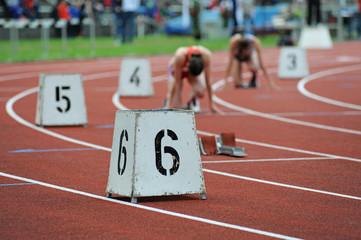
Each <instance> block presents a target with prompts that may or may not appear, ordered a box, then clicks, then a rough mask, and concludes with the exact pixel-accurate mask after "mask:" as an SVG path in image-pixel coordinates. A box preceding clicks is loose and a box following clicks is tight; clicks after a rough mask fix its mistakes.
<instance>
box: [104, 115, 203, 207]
mask: <svg viewBox="0 0 361 240" xmlns="http://www.w3.org/2000/svg"><path fill="white" fill-rule="evenodd" d="M155 123H156V124H155ZM106 192H107V193H108V197H110V196H111V195H112V194H117V195H121V196H126V197H130V198H131V201H132V202H137V198H138V197H146V196H164V195H183V194H197V193H199V194H201V197H202V199H205V192H206V189H205V185H204V179H203V169H202V165H201V159H200V152H199V145H198V140H197V133H196V128H195V118H194V113H193V112H192V111H184V110H144V111H143V110H139V111H137V110H135V111H120V110H118V111H117V112H116V117H115V124H114V135H113V145H112V153H111V158H110V166H109V178H108V185H107V189H106Z"/></svg>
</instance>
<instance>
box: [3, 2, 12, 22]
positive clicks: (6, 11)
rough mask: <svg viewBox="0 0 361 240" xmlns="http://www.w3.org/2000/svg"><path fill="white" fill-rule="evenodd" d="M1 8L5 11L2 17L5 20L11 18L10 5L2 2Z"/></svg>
mask: <svg viewBox="0 0 361 240" xmlns="http://www.w3.org/2000/svg"><path fill="white" fill-rule="evenodd" d="M0 6H1V7H2V8H3V9H4V11H3V14H2V15H1V17H3V18H5V19H9V18H11V12H10V10H9V6H8V3H7V2H6V0H0Z"/></svg>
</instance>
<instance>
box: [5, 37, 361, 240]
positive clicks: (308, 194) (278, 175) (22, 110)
mask: <svg viewBox="0 0 361 240" xmlns="http://www.w3.org/2000/svg"><path fill="white" fill-rule="evenodd" d="M360 49H361V42H351V43H342V44H335V45H334V47H333V48H332V49H329V50H307V57H308V63H309V67H310V76H316V75H315V74H316V73H320V72H324V71H326V70H327V72H324V73H327V74H324V75H323V76H319V77H317V76H316V77H315V79H314V80H312V81H310V82H308V83H307V84H306V86H305V87H306V89H307V90H308V91H309V92H311V93H313V94H316V95H319V96H322V97H325V98H328V99H333V100H337V101H339V102H343V103H349V104H353V105H354V106H355V108H349V107H345V106H338V105H334V104H330V103H327V102H321V101H317V100H315V99H311V98H309V97H307V96H305V95H303V94H301V92H300V91H298V88H297V84H298V82H299V81H298V79H297V80H294V79H293V80H290V79H288V80H287V79H283V80H280V79H277V67H278V56H279V49H276V48H273V49H265V51H264V55H265V62H266V65H267V66H268V68H269V70H270V73H271V75H272V77H273V79H274V80H275V83H276V84H277V85H278V86H279V89H278V90H271V89H268V88H267V87H266V84H265V82H264V79H263V77H262V76H260V80H261V88H260V89H257V90H254V89H249V90H244V89H243V90H242V89H227V90H224V91H217V92H216V96H217V97H218V98H219V100H222V101H225V102H227V105H220V104H219V103H217V104H218V106H219V107H220V108H221V109H222V110H223V111H225V112H226V114H225V115H224V116H220V115H212V114H210V113H209V111H208V103H207V101H206V100H202V101H201V106H202V113H201V114H199V115H196V125H197V130H198V131H199V134H200V135H199V136H201V134H220V133H221V132H232V131H233V132H235V134H236V137H237V144H238V145H239V146H243V147H245V149H246V153H247V154H248V156H247V157H245V158H241V159H239V158H232V157H227V156H220V155H218V156H209V157H204V156H202V162H203V163H202V164H203V168H204V177H205V183H206V189H207V200H205V201H202V200H200V196H198V195H187V196H169V197H152V198H150V197H148V198H139V199H138V204H135V205H133V204H130V203H129V199H128V198H115V199H107V198H106V197H105V196H106V193H105V188H106V185H107V179H108V171H109V160H110V150H109V149H110V148H111V145H112V136H113V128H99V126H106V125H112V124H114V117H115V111H116V110H117V107H116V106H115V105H114V104H113V102H112V96H113V94H114V93H115V92H116V90H117V84H118V83H117V82H118V75H119V66H120V62H121V59H120V58H119V59H98V60H75V61H65V62H38V63H21V64H20V63H19V64H1V65H0V105H1V110H0V111H1V115H0V118H1V125H0V130H1V138H0V143H1V145H0V149H1V151H0V212H1V213H0V224H1V227H0V239H111V238H114V239H267V238H272V236H273V237H277V238H288V237H294V238H305V239H360V238H361V228H360V226H361V184H360V183H361V147H360V146H361V51H360ZM147 58H149V59H150V62H151V66H152V77H153V78H154V80H157V81H155V82H154V85H153V86H154V88H155V95H154V97H152V98H122V99H120V100H121V103H122V104H123V105H124V106H125V107H127V108H129V109H154V108H159V107H161V104H162V101H163V99H164V98H165V95H166V84H167V82H166V81H165V79H166V74H167V73H166V71H167V62H168V60H169V58H170V56H150V57H147ZM225 64H226V53H225V52H214V62H213V65H214V68H213V80H214V82H217V81H219V80H221V79H222V78H223V75H224V70H225ZM349 67H352V68H349ZM336 70H338V71H336ZM40 73H81V74H82V75H83V79H84V91H85V95H86V96H85V97H86V105H87V112H88V126H87V127H86V128H84V127H53V128H45V130H48V131H51V132H55V133H59V134H61V135H63V136H67V137H70V138H73V139H78V140H81V141H84V142H87V143H92V144H96V145H99V146H103V147H104V149H96V150H94V149H93V150H84V148H89V146H82V145H79V144H76V143H73V142H69V141H64V140H62V139H59V138H56V137H53V136H50V135H47V134H44V133H43V132H39V131H38V130H37V129H33V128H30V127H29V126H25V125H24V124H23V123H20V122H18V121H22V119H23V120H24V121H26V122H28V124H30V125H31V126H33V125H34V123H35V112H36V98H37V92H36V89H33V88H35V87H37V86H38V81H39V74H40ZM28 89H33V91H31V92H25V91H26V90H28ZM187 91H189V88H186V91H185V93H184V96H185V97H186V96H188V94H189V93H188V92H187ZM20 93H24V94H23V95H18V94H20ZM16 97H17V98H16ZM231 104H232V105H231ZM357 106H358V107H357ZM240 107H242V108H243V109H241V108H240ZM245 109H246V110H247V109H248V110H251V112H249V111H248V112H246V113H245V112H242V111H241V110H243V111H244V110H245ZM15 115H17V117H16V116H15ZM274 116H276V117H277V118H276V119H270V117H274ZM15 118H16V119H17V120H18V121H16V120H15ZM19 119H20V120H19ZM290 120H291V122H290ZM312 124H313V125H312ZM316 124H317V125H316ZM325 126H326V127H333V128H332V129H329V128H325ZM350 130H351V131H350ZM76 148H81V149H80V150H77V151H76ZM24 149H34V151H31V152H13V151H16V150H24ZM64 149H70V150H71V151H61V150H64ZM39 150H54V151H53V152H49V151H39ZM224 160H227V161H224ZM239 160H241V161H239ZM222 161H223V162H222ZM19 183H20V184H22V183H32V184H26V185H24V184H22V185H19ZM162 210H166V211H163V212H162ZM177 214H179V215H177Z"/></svg>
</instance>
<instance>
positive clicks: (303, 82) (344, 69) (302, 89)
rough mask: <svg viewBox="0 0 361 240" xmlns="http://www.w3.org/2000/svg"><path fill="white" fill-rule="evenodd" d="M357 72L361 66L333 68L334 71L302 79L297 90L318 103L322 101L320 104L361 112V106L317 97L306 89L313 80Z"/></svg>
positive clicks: (326, 71) (330, 70) (329, 70)
mask: <svg viewBox="0 0 361 240" xmlns="http://www.w3.org/2000/svg"><path fill="white" fill-rule="evenodd" d="M357 70H361V65H360V64H358V65H352V66H347V67H341V68H333V69H328V70H325V71H322V72H318V73H315V74H312V75H310V76H308V77H305V78H303V79H301V81H299V82H298V84H297V89H298V91H299V92H300V93H301V94H303V95H304V96H306V97H309V98H312V99H314V100H316V101H320V102H324V103H328V104H332V105H336V106H340V107H345V108H352V109H356V110H361V106H359V105H355V104H351V103H345V102H341V101H337V100H333V99H330V98H326V97H322V96H319V95H316V94H314V93H311V92H309V91H308V90H307V89H306V87H305V85H306V84H307V83H309V82H311V81H312V80H315V79H317V78H321V77H325V76H328V75H333V74H337V73H343V72H349V71H357Z"/></svg>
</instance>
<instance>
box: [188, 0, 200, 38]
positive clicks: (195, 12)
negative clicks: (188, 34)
mask: <svg viewBox="0 0 361 240" xmlns="http://www.w3.org/2000/svg"><path fill="white" fill-rule="evenodd" d="M200 11H201V5H200V3H199V2H198V1H197V0H190V1H189V14H190V16H191V19H192V23H193V26H192V33H193V37H194V38H195V39H197V40H199V39H201V29H200V23H199V13H200Z"/></svg>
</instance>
